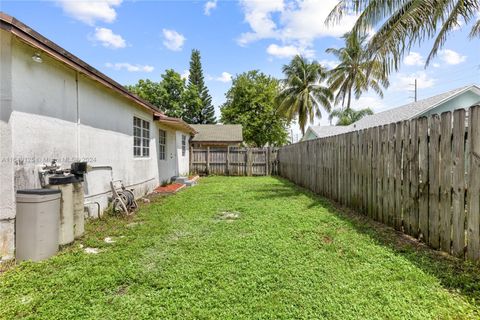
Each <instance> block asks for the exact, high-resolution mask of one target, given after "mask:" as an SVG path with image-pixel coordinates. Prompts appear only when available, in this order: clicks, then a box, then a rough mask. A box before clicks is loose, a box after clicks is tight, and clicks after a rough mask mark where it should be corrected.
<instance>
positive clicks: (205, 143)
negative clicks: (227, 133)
mask: <svg viewBox="0 0 480 320" xmlns="http://www.w3.org/2000/svg"><path fill="white" fill-rule="evenodd" d="M191 145H192V147H194V148H206V147H210V148H227V147H240V146H241V143H239V142H222V141H218V142H209V141H198V142H197V141H194V142H192V143H191Z"/></svg>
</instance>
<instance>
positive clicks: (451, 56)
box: [439, 49, 467, 64]
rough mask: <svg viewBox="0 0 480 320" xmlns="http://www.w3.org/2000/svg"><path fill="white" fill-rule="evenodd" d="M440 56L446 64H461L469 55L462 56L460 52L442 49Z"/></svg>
mask: <svg viewBox="0 0 480 320" xmlns="http://www.w3.org/2000/svg"><path fill="white" fill-rule="evenodd" d="M439 57H440V59H441V60H442V61H443V62H445V63H446V64H460V63H462V62H465V60H467V56H462V55H460V54H459V53H458V52H456V51H453V50H450V49H445V50H441V51H440V53H439Z"/></svg>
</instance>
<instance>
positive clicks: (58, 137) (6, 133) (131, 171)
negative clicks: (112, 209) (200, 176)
mask: <svg viewBox="0 0 480 320" xmlns="http://www.w3.org/2000/svg"><path fill="white" fill-rule="evenodd" d="M1 32H2V33H1V34H0V35H1V37H0V39H1V41H2V49H1V50H2V51H1V57H0V62H1V68H0V75H1V77H2V78H1V82H0V83H1V84H2V86H1V99H2V100H1V102H2V108H1V110H2V111H1V117H0V134H1V137H2V138H1V144H0V156H1V157H2V159H1V160H3V161H2V166H1V169H0V175H1V181H2V183H1V184H0V185H1V186H0V188H1V189H0V190H1V191H2V193H1V194H0V209H1V210H0V257H1V258H0V259H8V258H11V257H13V254H14V240H13V239H14V218H15V192H16V190H19V189H26V188H40V187H41V185H40V180H39V177H38V170H39V169H41V167H42V166H43V164H45V163H50V161H51V160H52V159H58V162H59V163H61V164H62V165H63V166H62V167H66V168H68V167H70V164H71V162H74V161H78V160H81V161H87V162H88V164H89V165H90V166H92V171H90V172H88V173H87V175H86V178H85V182H84V189H85V201H86V202H94V201H96V202H99V203H100V206H101V210H103V209H105V208H106V207H107V206H108V197H109V196H110V185H109V183H110V181H111V180H112V179H113V180H122V181H123V183H124V184H125V186H129V187H131V188H134V189H135V191H134V192H135V194H136V196H137V197H139V196H142V195H145V194H147V193H149V192H151V191H152V190H153V188H155V187H156V186H158V184H159V182H160V181H161V180H160V179H162V177H166V176H168V177H171V176H173V175H175V174H177V167H181V168H182V170H185V161H184V158H181V159H180V158H179V159H180V160H181V161H180V162H179V163H178V164H177V163H176V161H177V159H176V158H175V157H169V158H168V161H167V165H165V166H160V164H159V161H158V151H157V148H158V144H157V143H158V128H159V127H160V126H161V125H160V124H158V123H156V122H154V121H153V115H152V113H151V112H148V110H145V109H144V108H142V107H140V106H137V105H136V104H134V103H133V102H131V101H129V100H128V99H126V98H124V97H123V96H121V95H120V94H118V93H117V92H115V91H114V90H112V89H109V88H106V87H105V86H103V85H101V84H99V83H97V82H95V81H93V80H91V79H90V78H88V77H86V76H84V75H82V74H79V73H78V72H76V71H74V70H72V69H70V68H68V67H67V66H65V65H63V64H62V63H60V62H58V61H56V60H54V59H52V58H50V57H49V56H47V55H42V59H43V63H37V62H34V61H33V60H32V58H31V57H32V55H33V54H34V53H35V52H36V50H35V49H33V48H31V47H30V46H28V45H26V44H24V43H23V42H21V41H19V40H17V39H16V38H14V37H11V35H10V34H9V33H6V32H4V31H3V30H2V31H1ZM134 116H136V117H139V118H141V119H144V120H146V121H148V122H149V123H150V156H148V157H134V155H133V117H134ZM167 130H168V132H169V134H168V137H169V139H168V144H169V145H170V150H172V151H171V152H172V154H173V155H175V154H176V152H177V147H178V145H177V144H178V143H177V141H176V138H177V136H178V135H179V134H180V135H181V133H179V132H177V131H176V130H173V129H168V128H167ZM187 141H188V139H187ZM180 147H181V141H180ZM180 151H181V150H180ZM5 160H6V161H5ZM186 166H187V169H186V170H187V171H188V157H187V161H186ZM160 171H161V172H160ZM87 207H88V206H87ZM91 209H92V211H91V213H92V215H96V208H95V206H91Z"/></svg>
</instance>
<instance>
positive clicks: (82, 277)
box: [0, 177, 480, 319]
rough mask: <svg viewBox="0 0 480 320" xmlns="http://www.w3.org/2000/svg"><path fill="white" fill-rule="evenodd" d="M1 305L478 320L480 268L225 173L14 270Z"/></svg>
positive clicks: (278, 183) (104, 311) (69, 313)
mask: <svg viewBox="0 0 480 320" xmlns="http://www.w3.org/2000/svg"><path fill="white" fill-rule="evenodd" d="M105 237H110V238H111V240H113V241H114V242H111V243H108V242H105ZM80 244H82V245H83V246H84V247H92V248H98V249H99V253H98V254H86V253H85V252H84V251H83V249H82V248H80V246H79V245H80ZM0 301H1V303H0V318H6V319H7V318H22V317H25V318H35V319H37V318H39V319H42V318H43V319H67V318H68V319H72V318H82V319H88V318H90V319H173V318H175V319H194V318H195V319H313V318H315V319H318V318H325V319H469V318H471V319H474V318H477V319H478V317H480V267H479V266H478V265H473V264H468V263H464V262H461V261H459V260H456V259H453V258H448V257H445V256H442V255H440V254H438V253H435V252H434V251H431V250H429V249H427V248H425V247H424V246H421V245H419V244H417V243H416V242H412V241H410V240H408V239H407V238H405V237H403V236H401V235H399V234H397V233H396V232H395V231H393V230H392V229H389V228H385V227H383V226H381V225H379V224H376V223H372V222H370V221H369V220H368V219H365V218H362V217H357V216H354V215H351V214H349V213H348V212H344V211H342V210H339V209H338V208H335V207H334V206H333V205H332V204H331V203H329V202H328V201H326V200H324V199H322V198H320V197H317V196H315V195H313V194H311V193H309V192H307V191H305V190H303V189H300V188H298V187H295V186H293V185H292V184H290V183H289V182H286V181H284V180H281V179H275V178H270V177H264V178H233V177H214V178H205V179H202V180H201V182H200V185H199V186H196V187H194V188H190V189H188V190H185V191H182V192H181V193H179V194H177V195H174V196H171V197H167V198H157V200H154V201H152V203H151V204H149V205H146V206H144V207H142V208H141V210H140V212H139V213H138V215H136V216H135V217H134V218H133V220H132V219H129V220H125V219H121V218H109V219H106V220H103V221H94V222H91V223H89V224H88V226H87V234H86V236H85V237H84V238H83V239H81V240H80V241H77V242H76V243H74V244H73V245H71V246H69V247H67V248H65V249H64V251H63V252H62V253H61V254H59V255H58V256H56V257H53V258H52V259H49V260H48V261H45V262H41V263H29V262H26V263H22V264H20V265H19V266H17V267H14V268H11V269H10V270H8V271H6V272H5V273H3V274H1V275H0Z"/></svg>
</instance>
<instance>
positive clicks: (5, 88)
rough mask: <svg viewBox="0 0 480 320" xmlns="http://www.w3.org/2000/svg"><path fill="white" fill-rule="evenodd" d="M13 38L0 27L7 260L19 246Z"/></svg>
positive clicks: (1, 195) (0, 247)
mask: <svg viewBox="0 0 480 320" xmlns="http://www.w3.org/2000/svg"><path fill="white" fill-rule="evenodd" d="M11 41H12V38H11V36H10V34H8V33H6V32H4V31H3V30H1V29H0V257H5V258H6V259H10V258H13V252H14V245H15V241H14V232H15V220H14V218H15V197H14V187H13V181H14V178H13V161H12V159H13V150H12V144H13V140H12V126H11V122H12V120H11V119H12V117H11V116H12V85H11V84H12V70H11V68H12V54H11Z"/></svg>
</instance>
